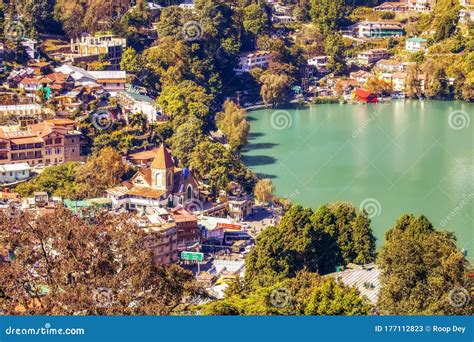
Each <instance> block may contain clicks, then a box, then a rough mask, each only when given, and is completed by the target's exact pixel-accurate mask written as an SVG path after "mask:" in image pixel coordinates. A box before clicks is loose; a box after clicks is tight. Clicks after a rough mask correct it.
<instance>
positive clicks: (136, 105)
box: [117, 91, 163, 122]
mask: <svg viewBox="0 0 474 342" xmlns="http://www.w3.org/2000/svg"><path fill="white" fill-rule="evenodd" d="M117 97H118V101H119V103H120V106H121V108H122V109H123V110H124V112H125V114H126V115H128V114H130V113H143V114H145V116H146V118H147V120H148V122H156V121H162V118H160V117H163V115H162V113H161V111H159V110H158V108H157V106H156V104H155V101H154V100H153V99H152V98H150V97H148V96H146V95H142V94H138V93H136V92H133V91H124V92H120V93H118V96H117Z"/></svg>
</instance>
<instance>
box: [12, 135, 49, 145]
mask: <svg viewBox="0 0 474 342" xmlns="http://www.w3.org/2000/svg"><path fill="white" fill-rule="evenodd" d="M42 142H43V139H41V138H38V137H30V138H20V139H12V143H13V144H17V145H19V144H36V143H42Z"/></svg>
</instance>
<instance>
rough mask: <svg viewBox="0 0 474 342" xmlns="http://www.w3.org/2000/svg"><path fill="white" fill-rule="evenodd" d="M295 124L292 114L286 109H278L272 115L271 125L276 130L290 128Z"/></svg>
mask: <svg viewBox="0 0 474 342" xmlns="http://www.w3.org/2000/svg"><path fill="white" fill-rule="evenodd" d="M292 124H293V118H292V117H291V114H290V113H289V112H288V111H286V110H277V111H275V112H273V113H272V115H271V116H270V125H271V126H272V127H273V128H274V129H276V130H279V131H281V130H283V129H286V128H290V127H291V125H292Z"/></svg>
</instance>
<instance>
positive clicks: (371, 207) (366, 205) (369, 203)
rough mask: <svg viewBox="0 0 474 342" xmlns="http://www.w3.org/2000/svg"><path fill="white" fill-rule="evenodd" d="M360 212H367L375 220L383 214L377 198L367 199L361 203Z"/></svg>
mask: <svg viewBox="0 0 474 342" xmlns="http://www.w3.org/2000/svg"><path fill="white" fill-rule="evenodd" d="M359 210H360V211H362V210H365V211H366V212H367V216H368V217H369V218H374V217H375V216H379V215H380V214H381V213H382V205H381V204H380V202H379V201H378V200H377V199H375V198H366V199H365V200H363V201H362V202H360V205H359Z"/></svg>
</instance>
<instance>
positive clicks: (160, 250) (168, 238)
mask: <svg viewBox="0 0 474 342" xmlns="http://www.w3.org/2000/svg"><path fill="white" fill-rule="evenodd" d="M137 222H138V226H139V227H140V228H142V229H143V230H144V232H145V234H146V236H145V238H144V241H143V246H144V247H145V248H147V249H150V250H151V251H152V252H153V262H154V264H155V265H168V264H172V263H175V262H177V261H178V229H177V228H176V224H175V223H174V222H172V221H169V220H167V219H166V218H164V217H161V216H160V215H159V214H158V213H152V214H143V215H142V216H141V217H139V218H138V219H137Z"/></svg>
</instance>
